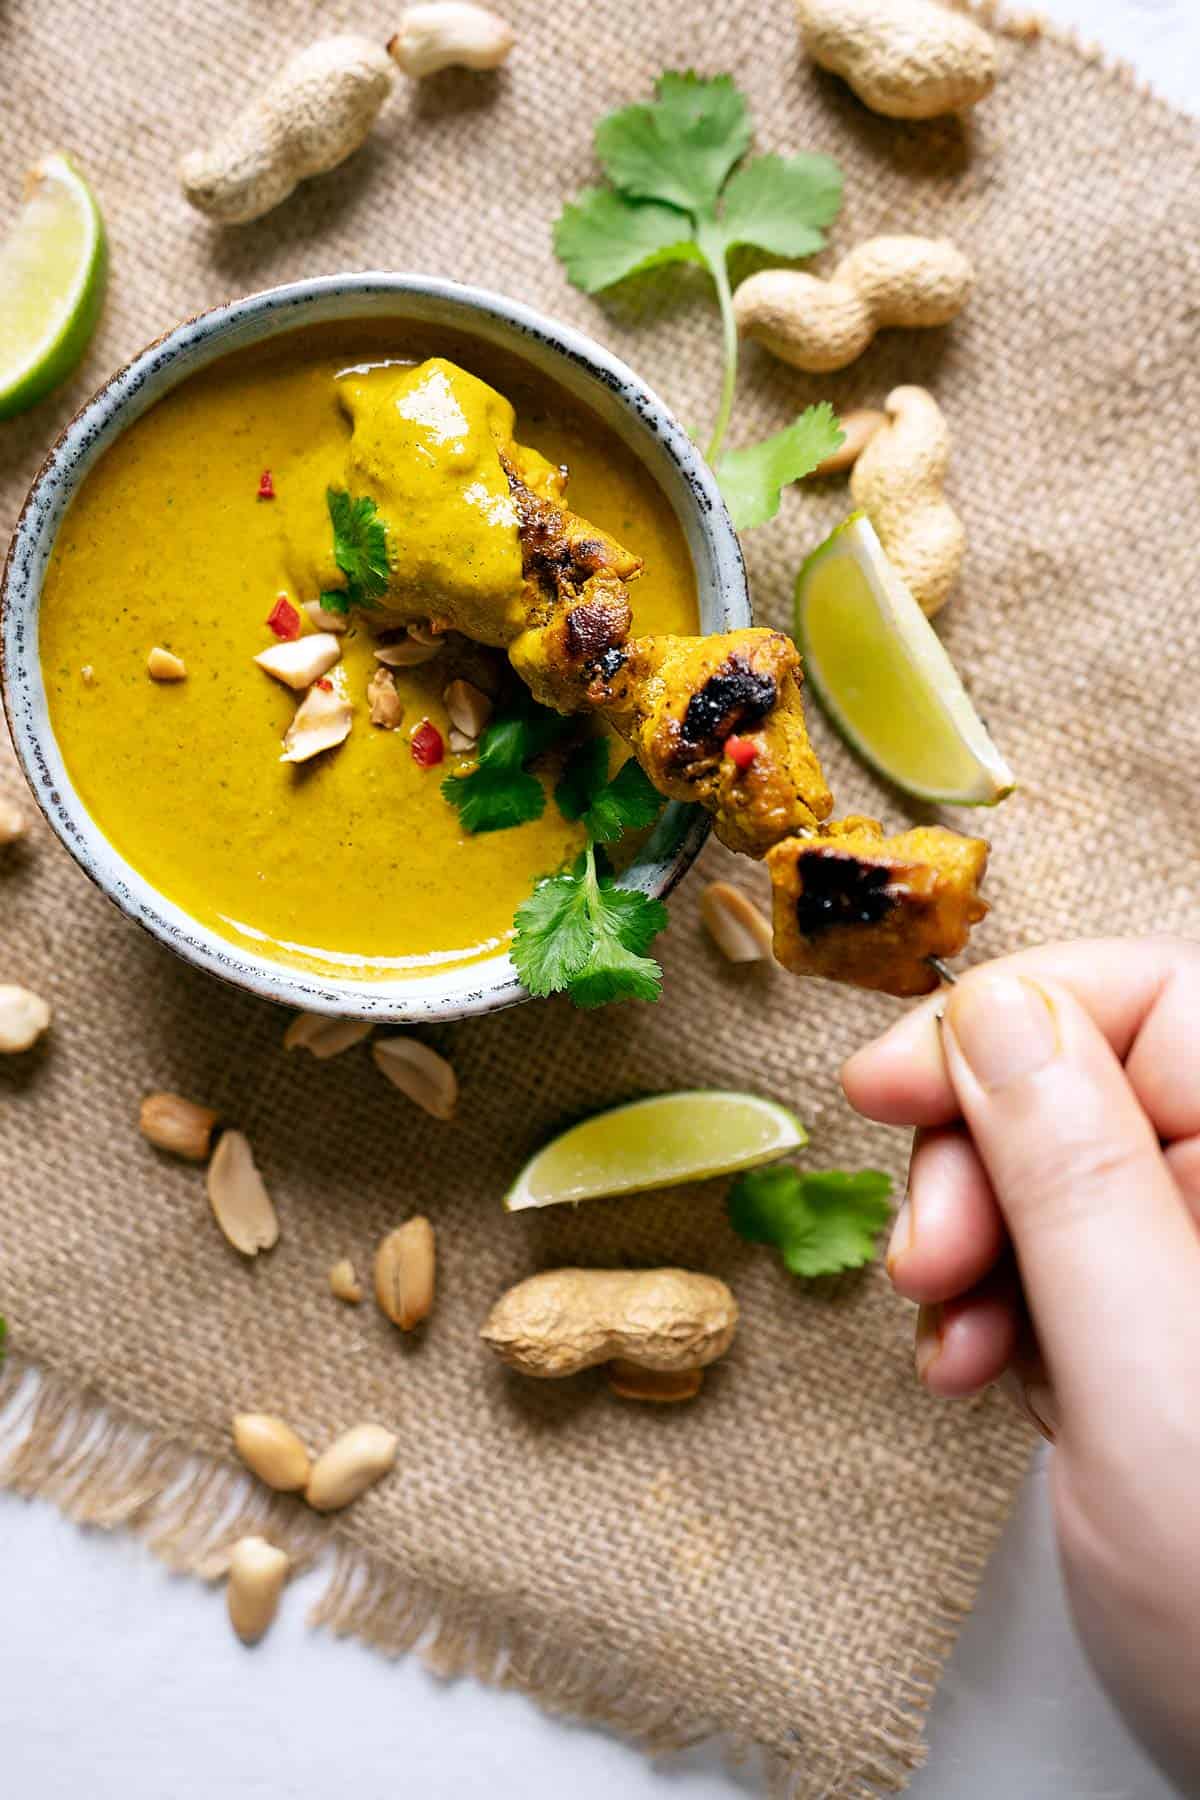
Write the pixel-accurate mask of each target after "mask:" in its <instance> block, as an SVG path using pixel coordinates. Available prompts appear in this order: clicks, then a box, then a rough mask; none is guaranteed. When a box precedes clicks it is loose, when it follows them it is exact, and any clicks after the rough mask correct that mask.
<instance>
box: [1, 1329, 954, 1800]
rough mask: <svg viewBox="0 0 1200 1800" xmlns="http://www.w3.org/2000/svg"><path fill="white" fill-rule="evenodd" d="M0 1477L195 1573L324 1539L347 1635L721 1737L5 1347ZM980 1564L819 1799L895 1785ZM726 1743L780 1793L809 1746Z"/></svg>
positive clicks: (653, 1746) (321, 1545)
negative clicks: (257, 1540) (248, 1542)
mask: <svg viewBox="0 0 1200 1800" xmlns="http://www.w3.org/2000/svg"><path fill="white" fill-rule="evenodd" d="M0 1488H2V1489H7V1490H9V1491H11V1492H12V1493H14V1494H19V1495H21V1496H23V1497H24V1498H26V1499H39V1500H49V1501H51V1502H52V1503H53V1504H54V1505H55V1506H57V1507H58V1508H59V1510H60V1511H61V1512H62V1513H63V1514H64V1515H65V1516H66V1517H67V1518H69V1519H71V1520H72V1521H73V1522H74V1523H76V1524H78V1525H86V1526H93V1527H96V1528H98V1529H100V1530H103V1531H112V1530H116V1529H125V1530H129V1531H133V1532H135V1533H136V1534H137V1536H138V1537H139V1538H141V1540H142V1541H143V1543H145V1545H146V1546H147V1548H148V1549H149V1550H151V1551H152V1552H153V1554H154V1555H155V1556H157V1557H158V1558H159V1559H160V1560H161V1561H162V1562H164V1563H165V1564H166V1565H167V1567H168V1568H170V1569H171V1570H172V1571H173V1572H174V1573H177V1574H186V1575H193V1576H196V1577H198V1578H199V1579H200V1580H202V1581H209V1582H211V1581H218V1580H221V1579H223V1578H224V1576H225V1574H226V1572H227V1569H228V1563H229V1552H230V1550H231V1548H232V1546H233V1545H234V1544H235V1543H236V1541H237V1540H238V1538H240V1537H243V1536H245V1535H246V1534H247V1533H249V1532H257V1533H260V1534H262V1535H263V1536H265V1537H267V1538H269V1539H270V1540H271V1542H272V1543H275V1544H278V1545H279V1546H280V1548H281V1549H284V1550H286V1551H287V1553H288V1555H289V1556H290V1557H291V1559H292V1563H293V1568H294V1569H295V1570H297V1571H298V1570H301V1569H304V1568H306V1567H309V1566H311V1565H312V1564H313V1563H314V1562H316V1561H317V1559H318V1558H319V1557H320V1556H321V1555H322V1554H323V1553H324V1552H326V1551H329V1552H331V1553H332V1561H333V1566H332V1571H331V1574H330V1577H329V1581H328V1583H327V1585H326V1587H325V1589H324V1591H323V1593H322V1594H321V1597H320V1599H319V1600H318V1601H317V1602H316V1604H315V1605H314V1607H313V1608H312V1611H311V1612H310V1614H309V1623H310V1624H311V1625H312V1626H314V1627H325V1628H327V1629H328V1630H330V1631H332V1632H334V1633H335V1635H337V1636H339V1637H355V1638H358V1639H359V1640H360V1641H361V1642H363V1643H365V1644H369V1645H370V1646H371V1647H372V1648H374V1649H376V1650H379V1651H382V1652H383V1653H384V1654H385V1655H388V1656H403V1655H407V1654H410V1653H415V1654H417V1655H418V1656H419V1657H420V1658H421V1660H422V1661H423V1662H424V1664H425V1665H426V1667H427V1668H429V1669H430V1670H431V1671H432V1672H433V1673H434V1674H436V1675H439V1676H443V1677H454V1676H460V1675H470V1676H473V1677H474V1678H475V1679H476V1680H479V1681H483V1682H487V1683H489V1684H491V1685H492V1686H496V1687H501V1688H507V1689H513V1690H516V1691H518V1692H520V1693H523V1694H526V1695H528V1696H529V1697H530V1698H531V1699H533V1700H536V1701H537V1702H538V1704H539V1705H541V1706H542V1707H544V1708H546V1709H547V1710H548V1711H550V1712H554V1713H558V1714H561V1715H564V1716H568V1717H571V1718H576V1719H581V1720H584V1721H586V1722H587V1723H588V1724H591V1725H599V1726H605V1727H607V1728H608V1729H610V1730H612V1731H615V1732H617V1733H619V1734H620V1735H621V1736H622V1737H624V1738H626V1739H627V1740H629V1741H630V1742H631V1743H633V1744H636V1745H637V1746H638V1747H639V1748H641V1749H643V1750H645V1751H647V1752H649V1753H651V1754H662V1753H665V1752H669V1751H675V1750H682V1749H686V1748H687V1747H688V1746H690V1745H693V1744H696V1743H700V1742H703V1741H704V1740H706V1739H712V1738H716V1737H718V1736H719V1735H720V1732H719V1725H718V1723H717V1721H716V1720H714V1719H712V1718H706V1717H703V1716H699V1715H697V1714H695V1713H694V1712H692V1711H690V1710H689V1709H688V1708H687V1707H685V1706H681V1705H680V1704H679V1703H678V1702H677V1701H675V1700H673V1699H670V1698H668V1697H667V1696H665V1695H663V1694H661V1693H658V1692H656V1689H655V1683H654V1678H653V1675H652V1674H651V1673H650V1672H649V1671H638V1670H635V1669H633V1668H631V1667H630V1666H628V1665H627V1664H623V1663H621V1662H619V1661H617V1660H615V1659H606V1661H605V1662H604V1663H603V1664H600V1663H598V1662H597V1661H596V1659H595V1658H594V1657H592V1656H588V1655H581V1654H579V1653H572V1652H571V1651H564V1648H563V1646H562V1645H560V1644H557V1643H551V1642H550V1641H548V1640H547V1639H545V1638H543V1637H541V1636H539V1634H538V1633H537V1632H536V1631H534V1630H530V1628H529V1626H528V1625H527V1624H526V1623H524V1622H522V1621H520V1620H518V1618H517V1617H516V1616H515V1615H507V1616H506V1615H504V1614H503V1613H499V1612H496V1611H491V1610H489V1611H486V1612H485V1611H484V1610H482V1609H481V1606H480V1603H479V1602H478V1600H477V1599H475V1598H474V1597H472V1596H464V1595H454V1594H451V1593H448V1592H445V1591H438V1590H437V1589H434V1588H430V1587H428V1586H426V1585H424V1584H422V1583H420V1582H417V1581H414V1580H412V1579H411V1578H410V1577H408V1576H407V1575H406V1574H405V1573H404V1572H403V1571H402V1570H400V1569H398V1568H396V1567H395V1566H394V1565H392V1564H391V1563H390V1562H389V1561H388V1560H387V1559H386V1558H385V1557H382V1556H381V1555H379V1554H378V1553H372V1552H369V1551H365V1550H362V1549H361V1548H359V1547H358V1546H354V1545H348V1544H346V1543H344V1542H339V1541H338V1536H337V1531H336V1527H335V1526H334V1525H332V1524H331V1523H330V1522H329V1521H328V1520H324V1519H316V1518H314V1516H313V1515H312V1514H311V1513H310V1512H308V1511H306V1509H305V1508H304V1507H303V1506H302V1505H301V1503H300V1502H298V1501H296V1500H294V1499H291V1498H290V1497H288V1496H286V1495H279V1494H269V1493H267V1492H266V1491H265V1490H264V1489H263V1488H261V1487H257V1486H256V1485H255V1484H254V1483H253V1482H252V1481H250V1480H249V1478H248V1477H247V1475H246V1473H245V1471H244V1470H242V1469H241V1468H240V1467H239V1466H238V1465H236V1464H234V1463H225V1462H215V1461H213V1460H212V1459H211V1458H207V1457H205V1456H202V1455H199V1454H198V1453H197V1452H195V1451H194V1450H191V1449H189V1448H188V1447H187V1446H186V1445H184V1444H181V1443H177V1442H171V1441H170V1440H167V1441H164V1440H163V1439H161V1438H160V1437H156V1436H155V1435H154V1434H153V1433H152V1432H151V1431H150V1430H148V1429H147V1428H146V1427H144V1426H142V1425H140V1424H138V1423H137V1422H136V1421H135V1420H133V1419H129V1418H125V1417H122V1416H121V1415H119V1414H118V1413H117V1412H116V1411H114V1409H113V1408H112V1407H111V1406H109V1405H108V1404H107V1403H106V1402H105V1401H104V1400H102V1399H101V1398H99V1397H98V1396H96V1395H88V1394H80V1393H78V1392H77V1391H75V1390H74V1389H72V1387H71V1386H70V1384H69V1383H68V1382H66V1381H63V1380H61V1379H60V1378H58V1377H57V1376H55V1375H50V1374H39V1373H38V1372H36V1371H35V1370H34V1369H32V1368H31V1367H30V1366H29V1365H27V1364H25V1363H23V1362H22V1361H21V1360H20V1359H18V1358H16V1357H10V1358H9V1360H8V1362H7V1363H6V1364H5V1366H4V1367H3V1369H0ZM983 1561H984V1559H983V1558H979V1559H978V1561H977V1562H974V1563H972V1564H971V1565H970V1566H965V1565H964V1566H963V1567H962V1568H961V1569H960V1570H959V1571H958V1576H957V1579H955V1580H952V1581H951V1582H949V1583H948V1584H947V1586H946V1589H945V1591H944V1594H943V1603H942V1616H941V1619H940V1621H939V1624H940V1631H941V1636H942V1642H941V1643H940V1644H939V1647H938V1650H939V1654H938V1655H937V1656H936V1657H930V1658H929V1659H927V1664H926V1665H925V1666H923V1667H921V1668H920V1670H919V1671H918V1673H917V1674H915V1675H914V1676H913V1677H911V1678H908V1679H906V1680H904V1681H903V1682H902V1683H901V1684H900V1686H899V1689H898V1692H897V1696H896V1702H895V1705H894V1706H893V1707H892V1708H891V1710H890V1712H889V1713H885V1714H884V1715H883V1716H882V1717H878V1716H877V1717H876V1719H875V1720H874V1721H873V1722H872V1723H870V1724H868V1725H866V1726H865V1727H864V1731H863V1737H862V1742H861V1746H860V1751H859V1754H858V1756H857V1757H856V1766H855V1767H854V1768H853V1769H846V1770H844V1771H842V1772H840V1773H838V1772H832V1771H831V1774H830V1780H829V1783H828V1785H827V1787H826V1789H825V1795H826V1796H827V1797H828V1800H871V1796H873V1795H878V1794H880V1793H888V1792H897V1791H899V1790H900V1789H902V1788H903V1787H904V1786H905V1785H906V1783H907V1781H908V1778H909V1776H910V1775H911V1774H912V1772H913V1770H914V1769H916V1768H917V1767H918V1766H919V1765H920V1764H921V1762H923V1761H924V1757H925V1746H924V1745H923V1743H922V1741H921V1735H920V1720H921V1716H922V1714H923V1712H924V1709H925V1708H926V1706H927V1705H928V1703H929V1700H930V1698H931V1696H932V1693H933V1689H934V1685H935V1682H936V1678H937V1673H938V1668H939V1665H940V1661H941V1655H942V1654H943V1653H944V1652H946V1651H948V1650H949V1648H950V1646H951V1644H952V1643H953V1640H954V1637H955V1634H956V1633H957V1631H958V1628H959V1626H960V1625H961V1623H962V1619H963V1617H964V1616H965V1614H966V1612H967V1611H968V1610H969V1608H970V1604H971V1599H972V1596H973V1594H974V1592H975V1589H976V1587H977V1585H978V1581H979V1577H980V1574H981V1572H982V1568H983ZM722 1742H723V1747H724V1749H725V1751H726V1754H727V1755H728V1757H729V1759H730V1761H731V1762H732V1763H736V1764H742V1763H745V1762H746V1761H747V1760H748V1759H751V1758H753V1759H756V1760H757V1761H758V1762H759V1763H760V1764H761V1767H762V1770H763V1775H764V1780H765V1785H766V1792H767V1794H768V1795H769V1796H770V1797H771V1800H791V1797H792V1796H793V1795H795V1794H797V1793H799V1792H800V1791H801V1787H802V1785H803V1784H804V1783H805V1782H806V1781H807V1780H808V1779H809V1778H810V1777H811V1773H812V1757H811V1756H810V1755H809V1754H807V1753H806V1750H805V1747H804V1745H803V1743H802V1742H800V1741H799V1738H798V1741H797V1746H796V1751H795V1754H794V1755H792V1756H787V1755H780V1754H770V1755H768V1754H763V1753H762V1752H761V1751H760V1749H759V1748H758V1747H757V1746H755V1745H753V1744H750V1743H742V1742H737V1741H733V1740H730V1739H728V1738H725V1739H723V1740H722ZM818 1755H819V1753H818Z"/></svg>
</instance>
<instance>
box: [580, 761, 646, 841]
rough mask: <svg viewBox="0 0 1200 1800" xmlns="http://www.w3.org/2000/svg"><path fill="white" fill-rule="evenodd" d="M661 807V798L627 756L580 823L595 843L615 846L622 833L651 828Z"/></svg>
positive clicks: (643, 773) (635, 763)
mask: <svg viewBox="0 0 1200 1800" xmlns="http://www.w3.org/2000/svg"><path fill="white" fill-rule="evenodd" d="M662 807H663V797H662V795H661V794H660V793H659V791H658V789H657V788H656V787H655V786H654V783H653V782H652V781H651V780H650V777H649V776H648V775H647V774H646V772H645V770H644V769H643V768H642V767H641V765H640V764H639V763H637V762H635V761H634V759H633V757H632V756H631V757H630V758H629V760H628V762H624V763H622V764H621V767H620V768H619V769H618V770H617V772H616V774H615V775H614V776H613V778H612V780H611V781H610V782H609V783H608V785H607V786H606V787H602V788H601V789H600V791H599V793H598V794H596V796H595V798H594V799H593V800H592V803H591V805H590V806H589V807H588V809H587V811H586V812H585V813H584V814H583V822H584V824H585V825H586V826H587V828H588V833H589V835H590V836H591V837H592V839H593V840H594V841H595V842H596V843H597V844H615V843H616V841H617V839H618V838H619V837H621V836H623V834H624V833H625V832H626V831H641V830H643V829H644V827H645V826H647V825H653V823H654V821H655V819H657V817H658V815H659V813H660V812H661V811H662Z"/></svg>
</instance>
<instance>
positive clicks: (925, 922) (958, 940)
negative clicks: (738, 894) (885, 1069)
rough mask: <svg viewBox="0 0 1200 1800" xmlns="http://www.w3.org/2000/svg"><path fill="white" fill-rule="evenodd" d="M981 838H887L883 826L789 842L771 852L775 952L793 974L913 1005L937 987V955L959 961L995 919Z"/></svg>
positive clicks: (910, 834) (848, 826)
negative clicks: (914, 998)
mask: <svg viewBox="0 0 1200 1800" xmlns="http://www.w3.org/2000/svg"><path fill="white" fill-rule="evenodd" d="M987 857H988V847H987V844H986V843H985V842H984V841H983V839H982V838H969V837H960V836H959V834H958V833H957V832H955V831H946V830H944V829H943V828H942V827H941V826H940V825H928V826H921V827H920V828H918V829H917V830H915V831H906V832H904V833H903V835H902V836H899V837H885V836H884V835H883V826H882V825H880V824H879V823H878V821H877V820H875V819H859V818H851V819H845V820H842V821H840V822H839V823H837V824H834V825H831V826H830V827H829V831H828V833H827V835H825V836H823V837H821V838H818V839H805V838H786V839H785V840H784V841H783V842H782V843H781V844H776V845H775V847H774V849H773V850H769V851H768V852H767V858H766V862H767V867H768V869H769V870H770V872H771V887H772V891H773V894H774V912H775V954H776V956H777V957H778V958H779V961H780V962H781V963H782V964H783V966H784V967H785V968H786V969H790V970H791V972H792V974H793V975H822V976H825V977H826V978H827V979H829V980H833V981H850V982H853V983H855V985H856V986H858V987H866V988H876V989H878V990H879V991H880V992H881V993H885V994H897V995H900V996H902V997H907V996H908V995H911V994H928V993H930V992H932V990H933V989H934V988H935V987H936V986H937V984H938V975H937V971H936V970H935V969H933V968H932V967H931V966H930V963H929V960H928V959H929V958H930V957H931V956H941V957H948V956H957V955H958V953H959V951H960V950H962V949H963V948H964V947H965V945H966V942H967V936H968V934H969V932H970V930H971V927H972V926H973V925H977V924H978V923H979V921H980V919H982V918H983V916H984V914H985V913H986V912H987V903H986V901H984V900H982V899H980V897H979V884H980V882H981V881H982V880H983V874H984V870H985V869H986V868H987Z"/></svg>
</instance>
